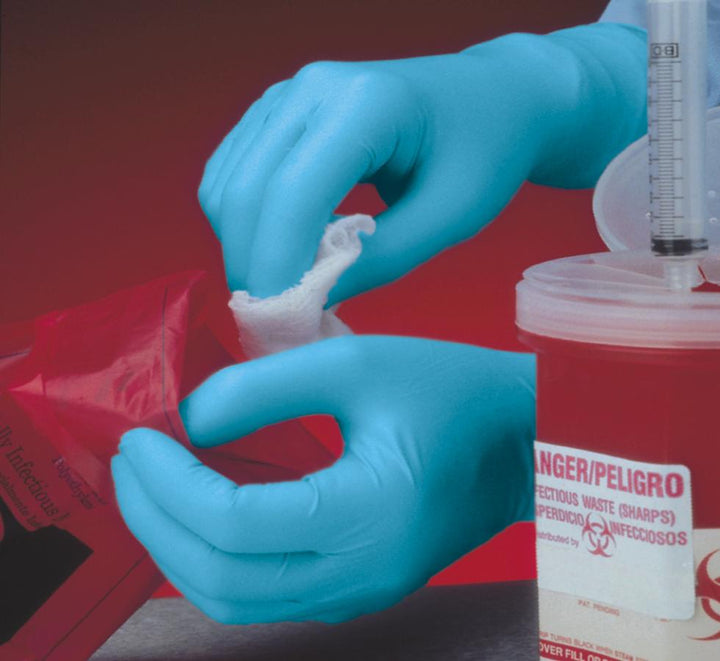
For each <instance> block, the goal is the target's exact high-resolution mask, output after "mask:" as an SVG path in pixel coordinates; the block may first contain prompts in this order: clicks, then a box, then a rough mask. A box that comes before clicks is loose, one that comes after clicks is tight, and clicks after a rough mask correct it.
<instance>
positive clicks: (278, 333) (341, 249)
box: [229, 214, 375, 358]
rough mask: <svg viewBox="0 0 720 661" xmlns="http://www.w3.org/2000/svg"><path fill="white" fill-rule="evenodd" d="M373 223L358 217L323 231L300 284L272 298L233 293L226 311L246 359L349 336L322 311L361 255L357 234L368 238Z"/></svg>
mask: <svg viewBox="0 0 720 661" xmlns="http://www.w3.org/2000/svg"><path fill="white" fill-rule="evenodd" d="M374 231H375V221H374V220H373V219H372V218H371V217H370V216H366V215H363V214H355V215H354V216H345V217H344V218H340V219H339V220H336V221H334V222H332V223H330V224H329V225H328V226H327V227H326V228H325V233H324V234H323V238H322V240H321V241H320V247H319V248H318V252H317V256H316V258H315V263H314V264H313V267H312V268H311V269H310V270H309V271H307V272H306V273H305V275H303V277H302V279H301V280H300V282H299V283H298V284H297V285H295V286H294V287H291V288H290V289H286V290H285V291H284V292H282V293H281V294H278V295H277V296H270V297H268V298H256V297H255V296H251V295H250V294H249V293H248V292H247V291H236V292H233V295H232V297H231V299H230V303H229V305H230V309H231V310H232V312H233V315H234V317H235V322H236V323H237V325H238V328H239V329H240V342H241V344H242V347H243V350H244V351H245V355H246V356H247V357H248V358H257V357H258V356H263V355H265V354H269V353H275V352H277V351H283V350H284V349H290V348H291V347H296V346H300V345H302V344H307V343H309V342H315V341H316V340H320V339H323V338H327V337H334V336H337V335H346V334H348V333H351V332H352V331H351V330H350V328H348V326H346V325H345V324H344V323H343V322H342V321H340V319H338V318H337V317H336V316H335V310H336V309H337V305H335V306H333V307H332V308H330V309H328V310H325V309H324V307H325V304H326V303H327V299H328V293H329V292H330V290H331V289H332V288H333V286H334V285H335V283H336V282H337V281H338V278H339V277H340V276H341V275H342V274H343V272H344V271H345V270H346V269H347V268H348V267H349V266H350V265H351V264H353V263H354V262H355V260H356V259H357V258H358V257H359V256H360V252H361V251H362V243H361V241H360V237H359V236H358V234H359V233H360V232H363V233H365V234H368V235H370V234H372V233H373V232H374Z"/></svg>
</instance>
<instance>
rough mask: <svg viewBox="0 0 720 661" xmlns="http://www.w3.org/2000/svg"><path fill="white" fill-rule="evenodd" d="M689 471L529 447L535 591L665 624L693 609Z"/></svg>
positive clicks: (569, 450)
mask: <svg viewBox="0 0 720 661" xmlns="http://www.w3.org/2000/svg"><path fill="white" fill-rule="evenodd" d="M690 496H691V488H690V471H689V470H688V469H687V468H686V467H685V466H680V465H666V464H648V463H643V462H638V461H629V460H627V459H621V458H618V457H611V456H608V455H604V454H599V453H596V452H589V451H587V450H579V449H573V448H567V447H563V446H558V445H551V444H549V443H543V442H540V441H536V443H535V514H536V522H537V540H538V543H537V554H538V583H539V586H540V587H541V588H544V589H548V590H554V591H557V592H563V593H566V594H571V595H576V596H579V597H584V598H588V599H595V600H597V601H601V602H604V603H607V604H609V605H612V606H618V607H622V608H628V609H631V610H635V611H637V612H640V613H645V614H648V615H653V616H655V617H661V618H666V619H681V620H683V619H689V618H691V617H692V615H693V612H694V604H695V586H694V576H693V571H694V570H693V551H692V508H691V497H690Z"/></svg>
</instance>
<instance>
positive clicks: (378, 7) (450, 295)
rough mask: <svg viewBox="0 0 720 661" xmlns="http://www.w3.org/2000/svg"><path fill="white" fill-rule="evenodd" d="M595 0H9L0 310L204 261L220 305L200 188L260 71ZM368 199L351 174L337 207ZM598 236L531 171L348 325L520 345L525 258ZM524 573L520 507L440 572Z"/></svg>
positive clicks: (582, 200)
mask: <svg viewBox="0 0 720 661" xmlns="http://www.w3.org/2000/svg"><path fill="white" fill-rule="evenodd" d="M604 4H605V3H604V1H603V0H598V1H595V0H593V1H590V0H588V1H586V2H581V1H578V0H576V1H575V2H567V0H545V1H544V2H541V3H540V2H536V1H534V0H484V1H483V2H478V0H450V1H446V2H441V1H440V0H412V1H411V0H392V1H390V0H384V1H381V0H363V1H362V2H361V1H360V0H335V1H334V2H321V1H320V0H306V1H303V2H299V1H297V2H293V1H291V0H284V1H283V0H265V1H264V2H245V1H238V0H235V1H226V0H203V1H202V2H201V1H189V0H173V1H170V0H166V1H160V0H158V1H154V2H140V1H138V0H135V1H129V0H100V1H98V0H64V1H63V2H56V1H53V0H34V1H33V2H23V1H22V0H4V1H3V3H2V71H1V73H2V76H1V85H2V98H1V101H0V102H1V104H2V105H1V115H0V131H1V136H0V137H1V140H2V162H1V165H0V167H1V179H0V187H1V190H2V211H1V215H0V223H1V225H0V227H1V234H0V322H4V321H14V320H21V319H26V318H30V317H33V316H35V315H38V314H40V313H43V312H46V311H48V310H50V309H55V308H62V307H67V306H70V305H74V304H77V303H80V302H83V301H87V300H91V299H94V298H98V297H101V296H103V295H105V294H107V293H110V292H112V291H114V290H117V289H119V288H122V287H125V286H129V285H133V284H137V283H140V282H143V281H146V280H148V279H150V278H153V277H156V276H158V275H161V274H164V273H169V272H173V271H178V270H184V269H188V268H198V267H200V268H205V269H206V270H209V271H210V272H211V273H213V274H214V276H215V279H216V283H217V291H218V306H217V308H216V309H217V314H218V315H225V314H226V312H225V309H224V306H223V305H222V303H223V302H224V299H225V292H224V291H223V290H222V265H221V261H220V253H219V250H218V246H217V244H216V242H215V240H214V237H213V235H212V232H211V231H210V228H209V226H208V225H207V223H206V222H205V220H204V217H203V215H202V212H201V210H200V208H199V206H198V204H197V201H196V197H195V191H196V189H197V185H198V183H199V181H200V176H201V172H202V168H203V165H204V162H205V160H206V158H207V157H208V156H209V155H210V153H211V152H212V150H213V149H214V147H215V146H216V144H217V143H218V142H219V140H220V139H221V138H222V136H223V135H224V133H225V132H227V131H228V130H229V129H230V128H231V127H232V125H233V124H234V123H235V122H236V121H237V120H238V119H239V118H240V117H241V116H242V113H243V111H244V110H245V108H247V106H248V105H249V104H250V103H251V102H252V101H253V100H254V99H255V98H257V97H258V96H259V95H260V94H261V93H262V91H263V90H264V89H265V88H266V87H267V86H268V85H270V84H271V83H273V82H275V81H277V80H280V79H282V78H287V77H289V76H291V75H292V74H293V73H294V72H295V71H296V70H297V69H298V68H299V67H300V66H302V65H303V64H306V63H308V62H311V61H313V60H317V59H349V60H364V59H386V58H397V57H411V56H416V55H426V54H431V53H443V52H452V51H457V50H460V49H462V48H465V47H467V46H469V45H471V44H473V43H478V42H480V41H484V40H486V39H490V38H492V37H495V36H498V35H500V34H504V33H507V32H516V31H527V32H538V33H542V32H548V31H551V30H555V29H560V28H563V27H568V26H571V25H577V24H580V23H587V22H592V21H594V20H596V19H597V17H598V16H599V15H600V13H601V11H602V8H603V7H604ZM380 208H381V205H380V203H379V201H378V199H377V198H376V196H375V195H374V193H373V191H371V190H370V191H368V190H359V191H356V192H355V193H353V194H352V195H351V196H350V198H349V199H348V200H346V202H345V203H344V206H343V208H342V210H344V211H354V210H357V211H366V212H370V213H373V212H377V211H378V210H379V209H380ZM602 249H604V246H603V244H602V243H601V241H600V239H599V238H598V236H597V234H596V232H595V228H594V223H593V219H592V213H591V191H587V190H585V191H564V190H558V189H550V188H542V187H538V186H532V185H529V184H528V185H526V186H525V187H524V188H523V189H522V190H521V191H520V193H519V194H518V195H517V196H516V197H515V199H514V200H513V201H512V203H511V204H510V205H509V207H508V208H507V209H506V210H505V211H504V212H503V213H502V214H501V216H500V217H499V218H498V219H497V220H496V221H495V222H494V223H493V224H492V225H491V226H489V227H488V228H487V229H486V230H485V231H483V232H482V234H481V235H480V236H479V237H477V238H475V239H473V240H471V241H468V242H466V243H464V244H462V245H460V246H457V247H456V248H454V249H452V250H450V251H446V252H445V253H443V254H441V255H439V256H438V257H436V258H435V259H433V260H431V261H430V262H429V263H427V264H426V265H424V266H422V267H421V268H419V269H417V270H416V271H414V272H413V273H411V274H409V275H408V276H406V277H405V278H403V279H402V280H400V281H399V282H397V283H395V284H393V285H390V286H387V287H385V288H383V289H381V290H377V291H374V292H370V293H368V294H365V295H363V296H361V297H358V298H357V299H355V300H353V301H350V302H348V303H346V304H345V305H344V306H343V309H342V312H341V316H342V317H343V318H344V319H345V320H346V321H348V322H349V323H350V325H351V326H352V327H353V328H354V329H355V330H356V331H357V332H360V333H369V332H372V333H390V334H404V335H418V336H425V337H433V338H440V339H447V340H456V341H462V342H469V343H474V344H480V345H484V346H490V347H495V348H501V349H510V350H522V349H523V347H522V346H521V345H519V343H518V342H517V340H516V338H515V328H514V323H513V318H514V285H515V283H516V282H517V281H518V279H519V278H520V277H521V274H522V271H523V269H524V268H526V267H527V266H529V265H531V264H534V263H537V262H540V261H544V260H547V259H551V258H554V257H558V256H562V255H568V254H577V253H585V252H593V251H597V250H602ZM223 321H224V324H225V326H224V328H225V329H226V330H227V332H228V333H229V334H230V333H232V327H231V325H230V322H229V320H228V318H225V317H223ZM316 429H319V430H322V427H320V426H316ZM533 575H534V555H533V529H532V526H531V525H530V524H520V525H517V526H514V527H513V528H511V529H510V530H508V531H506V532H505V533H503V534H501V535H499V536H498V537H496V538H495V539H494V540H492V541H491V542H490V543H488V544H486V545H485V546H484V547H482V548H481V549H478V550H477V551H475V552H474V553H472V554H470V555H468V556H466V557H465V558H464V559H462V560H461V561H459V562H458V563H456V564H455V565H454V566H452V567H451V568H449V569H447V570H446V571H445V572H443V573H442V574H440V575H439V576H438V577H436V579H435V582H445V583H448V582H478V581H493V580H513V579H521V578H530V577H532V576H533ZM166 592H167V591H165V592H164V593H166Z"/></svg>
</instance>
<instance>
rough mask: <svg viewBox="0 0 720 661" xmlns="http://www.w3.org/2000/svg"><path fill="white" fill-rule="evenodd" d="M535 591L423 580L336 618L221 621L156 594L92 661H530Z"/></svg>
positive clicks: (529, 585) (531, 586)
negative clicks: (389, 602)
mask: <svg viewBox="0 0 720 661" xmlns="http://www.w3.org/2000/svg"><path fill="white" fill-rule="evenodd" d="M536 598H537V591H536V587H535V583H534V582H531V581H518V582H513V583H492V584H485V585H462V586H447V587H426V588H423V589H422V590H419V591H418V592H416V593H415V594H413V595H411V596H410V597H408V598H407V599H405V600H404V601H403V602H402V603H400V604H398V605H397V606H394V607H393V608H390V609H388V610H386V611H383V612H380V613H374V614H372V615H366V616H364V617H361V618H358V619H356V620H352V621H350V622H345V623H342V624H334V625H325V624H319V623H316V622H285V623H279V624H261V625H252V626H239V625H238V626H226V625H222V624H218V623H216V622H213V621H212V620H210V619H209V618H207V617H206V616H205V615H203V614H202V613H201V612H200V611H199V610H198V609H196V608H195V607H194V606H192V605H191V604H190V603H189V602H187V601H186V600H184V599H177V598H172V599H153V600H151V601H149V602H147V603H146V604H145V605H144V606H143V607H142V608H141V609H140V610H139V611H137V612H136V613H135V614H134V615H133V616H132V617H131V618H130V619H129V620H128V621H127V622H126V623H125V624H124V625H123V626H122V627H121V628H120V629H119V630H118V631H117V632H116V633H115V634H114V635H113V636H112V637H111V638H110V639H108V641H107V642H106V643H105V644H104V645H103V646H102V647H101V648H100V649H99V650H98V651H97V652H96V653H95V654H94V655H93V656H92V660H91V661H140V660H142V661H179V660H182V661H191V660H192V661H236V660H237V661H300V660H303V661H304V660H315V659H317V660H320V661H353V660H358V661H359V660H361V659H362V660H363V661H384V660H386V659H387V660H390V659H392V660H393V661H404V660H407V661H410V660H411V659H412V660H413V661H431V660H437V661H455V660H458V661H459V660H461V659H462V660H467V659H482V660H483V661H500V659H502V660H503V661H536V660H537V658H538V654H537V621H536V620H537V606H536Z"/></svg>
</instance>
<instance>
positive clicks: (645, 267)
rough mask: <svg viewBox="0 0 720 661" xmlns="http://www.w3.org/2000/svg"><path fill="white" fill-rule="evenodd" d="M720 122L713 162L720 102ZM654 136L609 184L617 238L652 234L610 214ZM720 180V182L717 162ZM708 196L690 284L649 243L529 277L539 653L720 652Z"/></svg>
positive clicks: (717, 320) (718, 279) (522, 298)
mask: <svg viewBox="0 0 720 661" xmlns="http://www.w3.org/2000/svg"><path fill="white" fill-rule="evenodd" d="M713 118H714V119H713ZM711 120H713V121H711V123H710V124H708V130H709V131H708V132H709V136H708V137H709V139H708V143H709V146H710V147H711V148H710V149H709V152H713V149H712V145H713V144H715V146H716V149H715V151H714V153H713V155H711V154H710V153H709V154H708V156H709V159H708V161H710V160H711V159H717V154H718V153H719V152H720V147H717V146H718V145H720V139H719V136H718V134H720V121H718V120H720V110H719V111H718V112H715V113H714V115H713V116H712V117H711ZM641 143H642V141H640V142H639V143H636V144H635V145H633V146H632V147H631V148H629V150H628V153H624V154H623V155H621V157H619V160H618V161H617V162H616V163H614V164H611V167H610V168H609V169H608V171H607V172H606V174H605V175H604V176H603V180H601V182H600V184H599V185H598V188H597V190H596V199H595V213H596V217H597V219H598V223H599V225H600V231H601V234H602V235H603V237H604V238H605V239H606V242H607V243H608V245H610V246H611V247H612V248H613V249H617V248H628V247H629V248H636V247H637V248H640V247H642V245H643V243H648V241H647V238H646V236H647V230H646V229H645V230H644V231H638V230H637V228H632V227H630V226H629V225H626V223H625V220H624V219H623V218H622V214H621V213H619V212H617V213H616V212H615V211H612V210H610V214H609V215H608V207H609V205H612V204H617V201H618V200H625V201H630V200H632V199H634V198H633V195H632V194H631V190H632V187H633V185H635V186H637V187H639V189H640V190H642V181H639V178H641V177H642V176H643V173H642V165H643V161H642V160H641V158H642V157H643V156H644V158H645V161H644V163H645V164H646V163H647V160H646V158H647V157H646V155H645V153H644V149H647V142H646V141H645V146H644V149H643V145H642V144H641ZM645 167H647V166H646V165H645ZM633 171H637V172H635V173H633ZM638 173H640V174H638ZM708 175H709V176H708V178H707V180H708V181H710V182H713V181H715V182H717V183H718V184H720V160H717V161H716V162H713V163H709V164H708ZM644 176H645V177H647V169H645V171H644ZM717 188H720V186H718V187H717ZM708 197H709V200H708V201H709V203H710V204H709V205H708V207H709V209H710V221H709V225H710V227H709V231H708V236H709V237H710V240H711V249H710V250H709V251H708V252H707V253H706V254H705V255H704V256H703V257H701V258H699V259H697V260H695V261H694V262H692V264H691V265H690V267H688V265H687V263H686V264H685V266H682V265H681V266H680V267H679V268H681V269H682V270H683V272H684V273H685V275H686V276H687V274H688V273H690V275H691V277H692V278H693V286H692V287H685V288H675V289H674V288H673V287H671V286H670V285H669V278H668V264H670V268H674V267H673V265H672V261H671V260H670V261H668V260H667V259H664V258H663V259H661V258H658V257H656V256H654V255H652V254H651V253H650V250H649V248H645V249H644V250H640V249H637V250H618V251H614V252H608V253H600V254H595V255H585V256H579V257H569V258H565V259H559V260H555V261H551V262H547V263H544V264H540V265H537V266H534V267H532V268H530V269H528V270H527V271H526V272H525V274H524V278H523V280H522V282H521V283H520V284H519V285H518V288H517V295H518V298H517V323H518V326H519V329H520V336H521V339H522V340H523V341H524V342H525V343H526V344H527V345H528V346H529V347H530V348H532V350H533V351H534V352H535V353H536V354H537V441H536V444H535V477H536V483H535V498H536V501H535V502H536V522H537V561H538V585H539V613H540V658H541V659H548V660H550V659H552V660H555V659H563V660H567V659H571V660H574V661H617V660H622V661H678V660H681V659H687V660H688V661H718V660H719V659H720V422H719V421H720V251H718V246H720V241H718V230H719V229H720V228H718V226H717V225H716V222H717V221H716V218H717V215H718V214H717V194H716V193H715V192H714V191H713V190H712V187H711V189H710V190H709V192H708ZM632 204H637V203H632ZM632 204H631V203H628V205H627V206H632ZM623 213H625V214H627V215H629V216H633V215H635V216H637V213H636V212H634V211H633V210H632V209H625V210H624V212H623ZM713 214H714V215H713ZM644 215H645V214H644V212H643V213H640V216H641V217H644ZM610 216H612V219H610ZM633 233H635V237H636V238H633ZM713 243H714V244H715V247H714V248H713V247H712V244H713ZM688 269H689V271H688Z"/></svg>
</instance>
